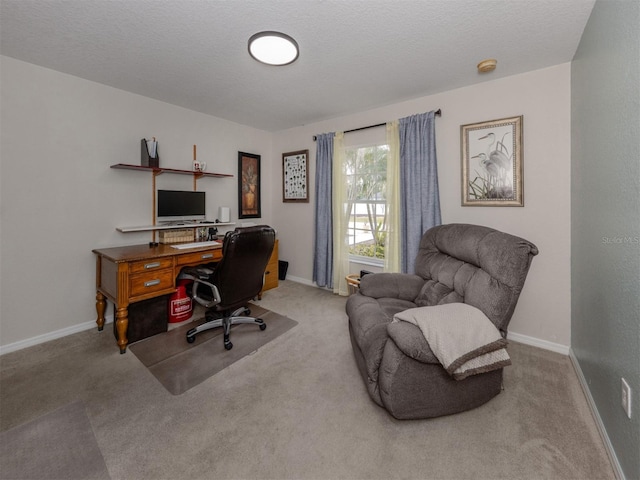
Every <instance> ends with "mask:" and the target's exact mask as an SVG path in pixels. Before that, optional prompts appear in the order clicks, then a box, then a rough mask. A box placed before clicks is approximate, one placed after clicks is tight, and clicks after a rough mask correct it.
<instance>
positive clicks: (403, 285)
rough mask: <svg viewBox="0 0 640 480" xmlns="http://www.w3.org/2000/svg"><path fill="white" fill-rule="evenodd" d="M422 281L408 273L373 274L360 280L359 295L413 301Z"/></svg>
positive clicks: (422, 283)
mask: <svg viewBox="0 0 640 480" xmlns="http://www.w3.org/2000/svg"><path fill="white" fill-rule="evenodd" d="M423 285H424V279H423V278H422V277H420V276H418V275H411V274H408V273H374V274H368V275H365V276H364V277H362V278H361V279H360V293H361V294H363V295H366V296H367V297H372V298H385V297H386V298H399V299H402V300H409V301H411V302H412V301H414V300H415V298H416V297H417V296H418V294H419V293H420V290H421V289H422V286H423Z"/></svg>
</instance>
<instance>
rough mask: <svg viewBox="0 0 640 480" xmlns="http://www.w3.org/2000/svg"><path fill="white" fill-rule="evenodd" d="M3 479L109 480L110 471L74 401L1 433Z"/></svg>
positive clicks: (0, 474)
mask: <svg viewBox="0 0 640 480" xmlns="http://www.w3.org/2000/svg"><path fill="white" fill-rule="evenodd" d="M0 477H1V478H3V479H14V480H18V479H25V480H27V479H28V480H37V479H63V478H64V479H83V480H94V479H95V480H99V479H108V478H110V477H109V472H108V471H107V466H106V465H105V463H104V459H103V458H102V453H101V452H100V448H99V447H98V444H97V442H96V437H95V435H94V433H93V428H92V427H91V422H90V421H89V418H88V417H87V413H86V409H85V405H84V402H82V401H77V402H73V403H70V404H69V405H66V406H64V407H61V408H59V409H57V410H54V411H53V412H50V413H47V414H45V415H42V416H40V417H38V418H36V419H34V420H31V421H30V422H27V423H25V424H22V425H19V426H17V427H14V428H12V429H10V430H6V431H4V432H2V433H0Z"/></svg>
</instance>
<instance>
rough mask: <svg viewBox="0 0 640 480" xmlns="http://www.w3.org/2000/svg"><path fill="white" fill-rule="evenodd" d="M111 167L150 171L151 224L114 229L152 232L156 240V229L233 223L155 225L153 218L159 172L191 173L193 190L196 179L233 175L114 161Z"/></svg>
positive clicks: (195, 187)
mask: <svg viewBox="0 0 640 480" xmlns="http://www.w3.org/2000/svg"><path fill="white" fill-rule="evenodd" d="M111 168H115V169H118V170H136V171H138V172H151V173H152V174H153V175H152V179H153V180H152V182H151V192H152V194H151V205H152V207H151V218H152V221H153V224H152V225H145V226H141V227H116V230H117V231H119V232H122V233H128V232H152V241H154V242H155V241H156V230H170V229H180V228H199V227H217V226H224V225H235V224H234V223H214V222H208V223H198V224H190V225H156V224H155V222H156V219H155V211H156V177H157V176H158V175H160V174H161V173H172V174H178V175H191V176H192V177H193V190H194V191H196V190H197V181H198V179H199V178H202V177H213V178H232V177H233V175H230V174H227V173H212V172H196V171H193V170H180V169H177V168H165V167H146V166H144V165H133V164H129V163H116V164H115V165H111Z"/></svg>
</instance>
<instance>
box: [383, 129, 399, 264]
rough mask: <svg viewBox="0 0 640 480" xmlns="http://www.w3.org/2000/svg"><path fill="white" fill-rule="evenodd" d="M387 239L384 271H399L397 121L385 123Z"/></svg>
mask: <svg viewBox="0 0 640 480" xmlns="http://www.w3.org/2000/svg"><path fill="white" fill-rule="evenodd" d="M387 144H388V145H389V153H388V154H387V203H386V206H385V208H386V212H387V240H386V243H385V246H384V271H385V272H400V268H401V265H400V252H401V251H402V248H401V243H400V242H401V239H400V238H401V237H400V230H401V225H400V133H399V131H398V122H397V121H393V122H388V123H387Z"/></svg>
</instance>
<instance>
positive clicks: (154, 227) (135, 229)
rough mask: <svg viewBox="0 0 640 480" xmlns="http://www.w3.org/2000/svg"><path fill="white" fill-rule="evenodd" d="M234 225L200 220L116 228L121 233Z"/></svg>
mask: <svg viewBox="0 0 640 480" xmlns="http://www.w3.org/2000/svg"><path fill="white" fill-rule="evenodd" d="M230 225H235V223H220V222H218V223H215V222H201V223H174V224H171V225H141V226H138V227H116V230H117V231H119V232H122V233H130V232H151V231H154V230H176V229H183V228H203V227H228V226H230Z"/></svg>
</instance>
